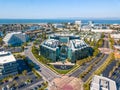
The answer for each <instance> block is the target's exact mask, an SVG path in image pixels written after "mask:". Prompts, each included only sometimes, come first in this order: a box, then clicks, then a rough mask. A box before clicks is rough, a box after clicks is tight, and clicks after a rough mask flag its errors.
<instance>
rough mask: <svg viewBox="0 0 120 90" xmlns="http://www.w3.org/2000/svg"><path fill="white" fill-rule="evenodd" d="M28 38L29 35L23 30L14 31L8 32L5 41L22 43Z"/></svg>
mask: <svg viewBox="0 0 120 90" xmlns="http://www.w3.org/2000/svg"><path fill="white" fill-rule="evenodd" d="M27 40H28V36H27V35H26V34H25V33H22V32H12V33H8V34H7V35H6V36H5V37H4V38H3V41H4V42H5V44H6V45H21V44H22V43H24V42H26V41H27Z"/></svg>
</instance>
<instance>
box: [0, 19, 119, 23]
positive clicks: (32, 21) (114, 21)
mask: <svg viewBox="0 0 120 90" xmlns="http://www.w3.org/2000/svg"><path fill="white" fill-rule="evenodd" d="M76 20H81V21H82V23H88V21H93V22H94V23H97V24H120V20H92V19H91V20H90V19H89V20H87V19H86V20H84V19H83V20H82V19H0V24H35V23H36V24H37V23H67V22H70V23H73V22H75V21H76Z"/></svg>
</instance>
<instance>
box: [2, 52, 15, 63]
mask: <svg viewBox="0 0 120 90" xmlns="http://www.w3.org/2000/svg"><path fill="white" fill-rule="evenodd" d="M14 61H16V59H15V57H14V56H13V54H11V53H10V52H5V51H1V52H0V64H5V63H9V62H14Z"/></svg>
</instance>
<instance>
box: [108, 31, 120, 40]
mask: <svg viewBox="0 0 120 90" xmlns="http://www.w3.org/2000/svg"><path fill="white" fill-rule="evenodd" d="M110 36H111V38H114V39H115V40H119V39H120V33H117V34H110Z"/></svg>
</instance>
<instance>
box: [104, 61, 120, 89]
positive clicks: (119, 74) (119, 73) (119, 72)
mask: <svg viewBox="0 0 120 90" xmlns="http://www.w3.org/2000/svg"><path fill="white" fill-rule="evenodd" d="M117 62H118V61H116V60H114V61H112V62H111V63H110V64H109V65H108V66H107V68H106V69H105V70H104V71H103V73H102V75H103V76H104V77H107V78H110V79H112V80H114V81H115V82H116V84H117V88H120V66H119V67H118V68H116V69H115V70H114V72H113V73H112V75H111V77H109V73H110V71H111V70H112V69H113V67H114V66H116V63H117ZM118 90H120V89H118Z"/></svg>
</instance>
